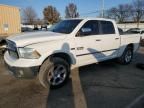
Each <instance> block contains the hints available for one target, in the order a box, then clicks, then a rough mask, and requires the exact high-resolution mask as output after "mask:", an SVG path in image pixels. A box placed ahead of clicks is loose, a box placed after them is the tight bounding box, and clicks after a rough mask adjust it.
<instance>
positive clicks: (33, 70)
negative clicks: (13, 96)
mask: <svg viewBox="0 0 144 108" xmlns="http://www.w3.org/2000/svg"><path fill="white" fill-rule="evenodd" d="M5 66H6V68H7V69H8V70H9V72H10V73H11V74H12V75H14V76H15V77H16V78H33V77H34V76H36V75H37V73H38V71H39V66H35V67H12V66H10V65H8V64H7V63H6V62H5Z"/></svg>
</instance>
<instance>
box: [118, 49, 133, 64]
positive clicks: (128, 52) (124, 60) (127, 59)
mask: <svg viewBox="0 0 144 108" xmlns="http://www.w3.org/2000/svg"><path fill="white" fill-rule="evenodd" d="M132 58H133V49H132V48H131V47H129V46H128V47H127V48H126V49H125V50H124V53H123V54H122V56H121V57H120V58H118V61H119V62H120V63H121V64H123V65H127V64H130V63H131V61H132Z"/></svg>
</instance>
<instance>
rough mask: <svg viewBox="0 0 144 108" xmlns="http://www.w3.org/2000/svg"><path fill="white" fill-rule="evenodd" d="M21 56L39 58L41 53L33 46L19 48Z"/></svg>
mask: <svg viewBox="0 0 144 108" xmlns="http://www.w3.org/2000/svg"><path fill="white" fill-rule="evenodd" d="M18 50H19V56H20V58H25V59H38V58H40V56H41V55H40V54H39V53H38V52H37V51H36V50H35V49H33V48H18Z"/></svg>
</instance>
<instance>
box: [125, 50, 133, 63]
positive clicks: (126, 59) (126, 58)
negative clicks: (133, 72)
mask: <svg viewBox="0 0 144 108" xmlns="http://www.w3.org/2000/svg"><path fill="white" fill-rule="evenodd" d="M131 58H132V52H131V51H130V50H129V51H127V53H126V55H125V61H126V62H127V63H128V62H130V61H131Z"/></svg>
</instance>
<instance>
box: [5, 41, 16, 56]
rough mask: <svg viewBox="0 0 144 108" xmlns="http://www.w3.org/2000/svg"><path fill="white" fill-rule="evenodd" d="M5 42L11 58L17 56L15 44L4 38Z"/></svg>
mask: <svg viewBox="0 0 144 108" xmlns="http://www.w3.org/2000/svg"><path fill="white" fill-rule="evenodd" d="M6 43H7V50H8V52H9V55H10V56H11V57H13V58H18V52H17V48H16V44H15V43H14V42H12V41H10V40H6Z"/></svg>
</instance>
